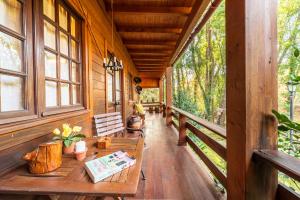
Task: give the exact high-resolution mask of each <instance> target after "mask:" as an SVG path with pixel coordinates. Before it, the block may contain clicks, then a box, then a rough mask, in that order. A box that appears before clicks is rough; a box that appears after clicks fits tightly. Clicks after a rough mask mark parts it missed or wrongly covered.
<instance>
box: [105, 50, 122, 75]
mask: <svg viewBox="0 0 300 200" xmlns="http://www.w3.org/2000/svg"><path fill="white" fill-rule="evenodd" d="M103 66H104V68H105V69H109V70H111V71H119V70H122V69H123V62H122V60H120V61H118V59H117V57H116V56H115V55H113V54H110V56H109V58H108V59H106V58H104V59H103Z"/></svg>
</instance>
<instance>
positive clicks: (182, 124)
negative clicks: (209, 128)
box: [178, 113, 186, 146]
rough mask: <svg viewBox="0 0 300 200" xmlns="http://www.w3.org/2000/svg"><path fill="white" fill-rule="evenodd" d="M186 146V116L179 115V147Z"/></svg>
mask: <svg viewBox="0 0 300 200" xmlns="http://www.w3.org/2000/svg"><path fill="white" fill-rule="evenodd" d="M185 145H186V116H184V115H183V114H181V113H179V139H178V146H185Z"/></svg>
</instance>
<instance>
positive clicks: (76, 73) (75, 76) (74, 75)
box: [72, 62, 80, 82]
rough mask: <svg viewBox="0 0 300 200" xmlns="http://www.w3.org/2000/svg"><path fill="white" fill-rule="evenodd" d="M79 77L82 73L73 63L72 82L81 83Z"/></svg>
mask: <svg viewBox="0 0 300 200" xmlns="http://www.w3.org/2000/svg"><path fill="white" fill-rule="evenodd" d="M79 75H80V72H79V66H78V64H76V63H74V62H72V81H73V82H80V79H79Z"/></svg>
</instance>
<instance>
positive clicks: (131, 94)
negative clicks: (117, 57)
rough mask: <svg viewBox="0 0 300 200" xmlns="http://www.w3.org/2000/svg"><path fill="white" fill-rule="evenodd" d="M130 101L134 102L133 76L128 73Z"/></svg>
mask: <svg viewBox="0 0 300 200" xmlns="http://www.w3.org/2000/svg"><path fill="white" fill-rule="evenodd" d="M128 100H133V90H132V75H131V74H129V73H128Z"/></svg>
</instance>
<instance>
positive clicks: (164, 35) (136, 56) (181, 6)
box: [104, 0, 205, 78]
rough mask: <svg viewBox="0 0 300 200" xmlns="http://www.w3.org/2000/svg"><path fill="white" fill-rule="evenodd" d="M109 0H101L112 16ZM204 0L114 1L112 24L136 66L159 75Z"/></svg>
mask: <svg viewBox="0 0 300 200" xmlns="http://www.w3.org/2000/svg"><path fill="white" fill-rule="evenodd" d="M111 1H112V0H104V3H105V9H106V11H107V12H108V13H109V15H111V13H112V7H111ZM203 1H205V0H113V13H114V17H113V18H114V23H115V25H116V29H117V31H118V32H119V34H120V36H121V38H122V40H123V43H124V45H125V46H126V47H127V49H128V52H129V54H130V56H131V58H132V60H133V62H134V64H135V66H136V68H137V69H138V71H139V72H140V73H142V74H146V76H148V77H152V78H160V76H161V75H162V74H163V72H164V70H165V68H166V67H167V66H168V65H169V64H170V61H171V59H172V58H173V57H174V54H175V52H176V49H178V48H179V47H180V44H182V40H183V39H186V35H187V34H189V33H187V32H188V31H190V32H191V31H192V30H191V29H190V28H189V26H190V24H191V22H192V21H193V19H194V18H195V16H197V13H198V12H199V8H200V7H201V4H202V2H203Z"/></svg>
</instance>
